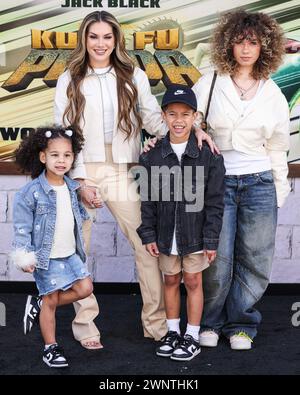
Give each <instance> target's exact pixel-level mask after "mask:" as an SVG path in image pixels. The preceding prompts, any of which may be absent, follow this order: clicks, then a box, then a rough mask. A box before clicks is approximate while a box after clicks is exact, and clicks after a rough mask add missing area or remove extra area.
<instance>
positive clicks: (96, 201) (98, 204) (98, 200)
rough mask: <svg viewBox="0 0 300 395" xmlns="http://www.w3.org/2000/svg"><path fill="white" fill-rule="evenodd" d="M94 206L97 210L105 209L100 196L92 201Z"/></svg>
mask: <svg viewBox="0 0 300 395" xmlns="http://www.w3.org/2000/svg"><path fill="white" fill-rule="evenodd" d="M92 204H93V205H94V207H95V208H101V207H103V202H102V199H101V197H100V196H96V198H95V199H93V200H92Z"/></svg>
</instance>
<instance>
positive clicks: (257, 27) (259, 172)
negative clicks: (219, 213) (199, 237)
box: [194, 11, 290, 350]
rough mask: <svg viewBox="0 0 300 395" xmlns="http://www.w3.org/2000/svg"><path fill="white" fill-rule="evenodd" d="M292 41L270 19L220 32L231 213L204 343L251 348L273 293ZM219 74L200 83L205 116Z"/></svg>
mask: <svg viewBox="0 0 300 395" xmlns="http://www.w3.org/2000/svg"><path fill="white" fill-rule="evenodd" d="M283 54H284V38H283V33H282V30H281V28H280V26H279V25H278V23H277V22H276V21H275V20H274V19H272V18H271V17H269V16H268V15H266V14H262V13H253V14H251V13H247V12H245V11H238V12H235V13H229V14H226V15H224V16H223V17H222V18H221V19H220V22H219V23H218V25H217V27H216V30H215V32H214V34H213V42H212V61H213V64H214V66H215V68H216V70H217V74H218V75H217V79H216V83H215V87H214V90H213V95H212V99H211V103H210V108H209V114H208V118H207V122H208V125H209V133H210V134H211V135H212V136H213V138H214V141H215V143H216V144H217V146H218V148H219V149H220V151H221V153H222V155H223V157H224V164H225V168H226V176H225V183H226V191H225V211H224V217H223V227H222V231H221V235H220V242H219V247H218V252H217V259H216V261H215V262H214V263H213V265H211V267H210V268H209V269H207V270H206V271H205V273H204V280H203V283H204V293H205V297H204V300H205V306H204V312H203V317H202V326H201V334H200V344H201V345H202V346H208V347H215V346H217V343H218V340H219V336H220V334H223V335H224V336H225V337H227V338H228V339H229V340H230V345H231V348H232V349H233V350H249V349H250V348H251V346H252V342H253V338H254V337H255V336H256V334H257V327H258V325H259V323H260V322H261V314H260V313H259V311H257V310H256V309H255V308H254V307H253V306H254V304H255V303H256V302H258V301H259V300H260V298H261V297H262V295H263V293H264V291H265V290H266V288H267V285H268V282H269V278H270V273H271V265H272V259H273V253H274V245H275V232H276V223H277V207H281V206H282V205H283V203H284V201H285V198H286V197H287V195H288V193H289V191H290V186H289V183H288V180H287V174H288V166H287V151H288V148H289V108H288V103H287V101H286V99H285V97H284V96H283V94H282V93H281V91H280V89H279V88H278V86H277V85H276V84H275V83H274V82H273V81H272V80H271V79H270V74H271V73H272V72H274V71H275V70H276V69H277V68H278V66H279V65H280V63H281V61H282V57H283ZM212 77H213V76H212V74H208V75H205V76H203V77H202V78H201V79H200V80H199V81H198V82H197V84H196V85H195V86H194V90H195V92H196V95H197V99H198V110H199V111H200V112H202V113H203V114H205V112H206V108H207V103H208V94H209V91H210V87H211V82H212Z"/></svg>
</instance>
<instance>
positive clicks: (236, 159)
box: [222, 81, 271, 175]
mask: <svg viewBox="0 0 300 395" xmlns="http://www.w3.org/2000/svg"><path fill="white" fill-rule="evenodd" d="M263 84H264V81H260V82H259V86H258V88H257V91H256V94H255V96H254V97H253V98H252V99H251V100H241V99H240V100H241V105H242V107H243V108H244V112H245V111H246V110H247V107H248V106H249V105H250V104H251V103H252V102H253V100H255V97H256V95H257V94H258V92H259V91H260V90H261V88H262V86H263ZM222 155H223V158H224V165H225V168H226V173H225V174H226V175H242V174H251V173H259V172H261V171H267V170H271V162H270V158H269V157H268V156H267V155H256V156H254V155H249V154H245V153H244V152H240V151H237V150H228V151H223V152H222Z"/></svg>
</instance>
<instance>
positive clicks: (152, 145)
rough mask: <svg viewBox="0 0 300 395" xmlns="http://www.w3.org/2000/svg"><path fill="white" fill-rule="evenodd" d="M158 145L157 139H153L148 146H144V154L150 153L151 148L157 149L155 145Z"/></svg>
mask: <svg viewBox="0 0 300 395" xmlns="http://www.w3.org/2000/svg"><path fill="white" fill-rule="evenodd" d="M156 143H157V137H153V139H149V140H148V142H147V144H145V145H144V149H143V152H148V151H150V150H151V148H154V147H155V144H156Z"/></svg>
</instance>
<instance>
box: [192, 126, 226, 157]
mask: <svg viewBox="0 0 300 395" xmlns="http://www.w3.org/2000/svg"><path fill="white" fill-rule="evenodd" d="M194 128H195V136H196V138H197V140H198V147H199V148H200V149H201V148H202V143H203V141H206V142H207V144H208V145H209V148H210V150H211V152H212V153H213V154H220V150H219V148H218V147H217V146H216V144H215V143H214V142H213V140H212V138H211V137H210V136H209V135H208V134H207V133H205V132H204V130H202V129H201V128H200V126H198V125H197V124H194Z"/></svg>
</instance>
